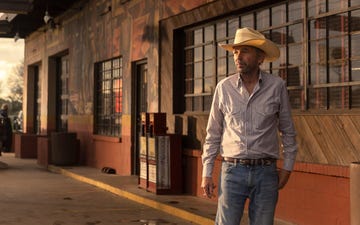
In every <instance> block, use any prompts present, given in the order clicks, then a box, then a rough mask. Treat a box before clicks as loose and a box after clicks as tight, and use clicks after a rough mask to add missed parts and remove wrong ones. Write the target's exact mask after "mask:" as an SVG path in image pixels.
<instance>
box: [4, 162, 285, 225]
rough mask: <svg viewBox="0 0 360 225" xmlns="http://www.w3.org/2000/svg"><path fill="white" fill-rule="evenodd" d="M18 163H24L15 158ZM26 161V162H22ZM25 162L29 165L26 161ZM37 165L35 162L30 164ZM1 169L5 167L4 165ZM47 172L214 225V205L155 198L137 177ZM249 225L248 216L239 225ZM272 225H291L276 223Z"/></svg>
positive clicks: (64, 169)
mask: <svg viewBox="0 0 360 225" xmlns="http://www.w3.org/2000/svg"><path fill="white" fill-rule="evenodd" d="M0 159H1V158H0ZM14 160H16V161H17V162H18V163H21V161H22V160H23V159H18V158H14ZM24 161H27V160H24ZM27 162H28V161H27ZM33 162H34V163H36V160H34V161H33ZM3 166H4V165H3ZM47 169H48V171H51V172H54V173H58V174H62V175H64V176H67V177H70V178H73V179H75V180H78V181H81V182H84V183H87V184H90V185H93V186H95V187H98V188H100V189H103V190H106V191H109V192H111V193H113V194H115V195H118V196H121V197H125V198H127V199H130V200H132V201H135V202H137V203H140V204H143V205H146V206H149V207H152V208H155V209H157V210H161V211H163V212H166V213H169V214H171V215H174V216H177V217H179V218H182V219H185V220H188V221H191V222H192V223H195V224H201V225H213V224H214V218H215V214H216V202H215V201H209V200H207V199H202V198H199V197H195V196H189V195H185V194H184V195H156V194H154V193H151V192H147V191H146V190H144V189H141V188H139V186H138V177H137V176H119V175H114V174H105V173H102V172H101V170H100V169H96V168H91V167H84V166H74V167H59V166H54V165H49V166H48V167H47ZM246 224H248V220H247V216H246V215H244V218H243V220H242V222H241V224H240V225H246ZM275 225H290V223H287V222H284V221H281V220H276V221H275Z"/></svg>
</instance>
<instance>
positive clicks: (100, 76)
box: [94, 58, 123, 137]
mask: <svg viewBox="0 0 360 225" xmlns="http://www.w3.org/2000/svg"><path fill="white" fill-rule="evenodd" d="M122 69H123V68H122V58H114V59H111V60H107V61H104V62H99V63H96V64H95V123H94V125H95V128H94V133H95V134H99V135H105V136H112V137H121V115H122V102H123V99H122V97H123V96H122V76H123V74H122V73H123V70H122Z"/></svg>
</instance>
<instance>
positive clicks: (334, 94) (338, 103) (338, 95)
mask: <svg viewBox="0 0 360 225" xmlns="http://www.w3.org/2000/svg"><path fill="white" fill-rule="evenodd" d="M349 90H350V88H349V87H332V88H330V89H329V93H330V96H329V102H330V104H329V108H330V109H348V108H349Z"/></svg>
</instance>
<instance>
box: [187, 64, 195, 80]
mask: <svg viewBox="0 0 360 225" xmlns="http://www.w3.org/2000/svg"><path fill="white" fill-rule="evenodd" d="M193 77H194V65H193V64H189V65H186V66H185V78H186V79H189V78H193Z"/></svg>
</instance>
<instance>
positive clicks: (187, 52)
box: [185, 49, 194, 63]
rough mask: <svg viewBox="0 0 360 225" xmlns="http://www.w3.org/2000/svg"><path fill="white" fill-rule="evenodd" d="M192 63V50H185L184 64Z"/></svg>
mask: <svg viewBox="0 0 360 225" xmlns="http://www.w3.org/2000/svg"><path fill="white" fill-rule="evenodd" d="M193 61H194V49H189V50H185V63H190V62H193Z"/></svg>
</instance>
